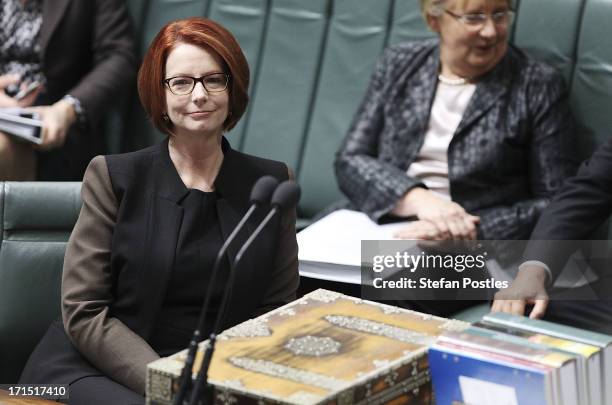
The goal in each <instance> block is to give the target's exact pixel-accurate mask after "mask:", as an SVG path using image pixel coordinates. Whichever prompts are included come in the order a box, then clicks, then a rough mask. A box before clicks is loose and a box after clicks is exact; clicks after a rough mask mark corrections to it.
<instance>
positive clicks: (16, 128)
mask: <svg viewBox="0 0 612 405" xmlns="http://www.w3.org/2000/svg"><path fill="white" fill-rule="evenodd" d="M0 132H4V133H5V134H8V135H11V136H13V137H16V138H18V139H20V140H23V141H27V142H31V143H34V144H37V145H40V144H41V143H42V121H41V120H40V119H39V117H38V115H37V114H35V113H32V112H27V111H26V110H23V109H21V108H0Z"/></svg>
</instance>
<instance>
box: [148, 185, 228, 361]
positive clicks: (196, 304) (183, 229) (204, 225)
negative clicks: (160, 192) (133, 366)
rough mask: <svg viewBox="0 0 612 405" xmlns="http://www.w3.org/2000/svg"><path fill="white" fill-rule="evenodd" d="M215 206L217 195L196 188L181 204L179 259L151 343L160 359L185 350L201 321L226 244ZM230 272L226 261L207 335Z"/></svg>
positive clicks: (210, 314) (214, 296) (217, 284)
mask: <svg viewBox="0 0 612 405" xmlns="http://www.w3.org/2000/svg"><path fill="white" fill-rule="evenodd" d="M216 205H217V195H216V193H215V192H203V191H200V190H196V189H191V190H189V192H188V193H187V194H186V196H185V197H184V198H183V199H182V201H181V202H180V206H181V207H182V208H183V210H184V213H183V221H182V222H181V226H180V230H179V237H178V245H177V249H176V252H177V253H176V258H175V262H174V266H173V271H172V275H171V277H170V280H169V284H168V290H167V294H166V297H165V300H164V303H163V304H162V308H161V311H160V312H159V315H158V318H157V321H156V326H155V329H154V332H153V334H152V335H151V342H150V343H151V346H152V347H153V349H154V350H155V351H156V352H157V353H159V355H160V356H169V355H171V354H174V353H176V352H178V351H180V350H182V349H185V348H186V347H187V346H188V344H189V340H190V339H191V335H192V334H193V330H194V329H195V327H196V324H197V322H198V318H199V315H200V310H201V308H202V304H203V301H204V296H205V295H206V290H207V288H208V284H209V281H210V276H211V272H212V267H213V263H214V261H215V257H216V255H217V252H218V251H219V249H220V248H221V245H222V244H223V237H222V235H221V228H220V225H219V217H218V214H217V207H216ZM227 271H228V266H227V260H225V262H222V263H221V271H220V274H219V275H218V277H217V282H216V283H215V284H216V286H215V288H214V289H213V296H212V300H211V302H210V309H209V311H208V314H207V317H206V318H207V321H206V325H205V330H204V333H205V335H204V336H207V335H208V334H209V333H210V331H211V328H212V326H213V323H214V317H215V316H216V314H217V312H218V309H219V305H220V303H221V292H222V289H223V286H224V285H225V282H226V280H227Z"/></svg>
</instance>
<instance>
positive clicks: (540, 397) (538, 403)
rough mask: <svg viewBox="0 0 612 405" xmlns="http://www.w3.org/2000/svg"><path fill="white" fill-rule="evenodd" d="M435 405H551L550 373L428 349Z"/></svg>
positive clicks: (450, 350) (465, 353)
mask: <svg viewBox="0 0 612 405" xmlns="http://www.w3.org/2000/svg"><path fill="white" fill-rule="evenodd" d="M429 367H430V371H431V378H432V382H433V387H434V392H435V398H436V404H437V405H456V404H458V403H459V404H470V405H485V404H486V405H490V404H495V405H553V404H555V403H556V401H555V395H554V386H553V376H552V372H551V370H549V369H547V368H545V367H538V366H535V365H529V364H527V363H525V362H520V361H512V360H507V359H503V358H501V357H499V356H486V355H483V354H479V353H474V352H470V351H466V350H463V349H461V348H460V347H452V346H448V345H441V344H434V345H433V346H432V347H431V348H430V349H429Z"/></svg>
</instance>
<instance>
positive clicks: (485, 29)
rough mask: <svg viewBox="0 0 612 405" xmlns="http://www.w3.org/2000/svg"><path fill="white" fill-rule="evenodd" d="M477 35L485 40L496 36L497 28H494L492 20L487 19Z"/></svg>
mask: <svg viewBox="0 0 612 405" xmlns="http://www.w3.org/2000/svg"><path fill="white" fill-rule="evenodd" d="M479 34H480V36H482V37H486V38H492V37H496V36H497V26H495V23H494V22H493V19H492V18H490V17H489V18H487V20H486V21H485V23H484V25H483V26H482V28H481V30H480V32H479Z"/></svg>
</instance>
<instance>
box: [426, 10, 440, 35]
mask: <svg viewBox="0 0 612 405" xmlns="http://www.w3.org/2000/svg"><path fill="white" fill-rule="evenodd" d="M427 25H428V26H429V29H430V30H432V31H433V32H438V33H439V32H440V17H435V16H433V15H431V14H427Z"/></svg>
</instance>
